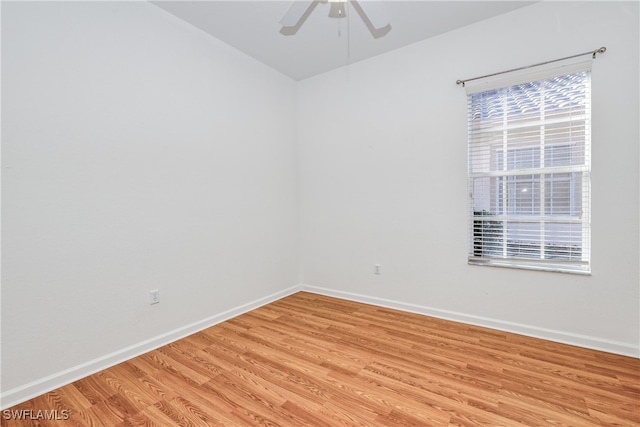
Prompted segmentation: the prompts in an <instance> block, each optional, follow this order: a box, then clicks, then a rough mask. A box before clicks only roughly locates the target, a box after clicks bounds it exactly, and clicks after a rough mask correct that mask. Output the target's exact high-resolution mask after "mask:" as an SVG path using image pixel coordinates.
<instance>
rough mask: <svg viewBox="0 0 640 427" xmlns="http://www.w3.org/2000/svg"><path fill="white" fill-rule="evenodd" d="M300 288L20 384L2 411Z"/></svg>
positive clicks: (4, 396)
mask: <svg viewBox="0 0 640 427" xmlns="http://www.w3.org/2000/svg"><path fill="white" fill-rule="evenodd" d="M299 290H300V287H299V286H294V287H291V288H289V289H285V290H283V291H280V292H276V293H274V294H271V295H268V296H266V297H263V298H259V299H257V300H255V301H251V302H249V303H247V304H243V305H240V306H238V307H235V308H232V309H230V310H227V311H224V312H222V313H218V314H215V315H213V316H211V317H208V318H206V319H202V320H200V321H198V322H194V323H191V324H189V325H186V326H183V327H180V328H177V329H174V330H172V331H169V332H167V333H165V334H162V335H158V336H156V337H153V338H150V339H148V340H145V341H142V342H139V343H137V344H134V345H131V346H129V347H126V348H123V349H120V350H117V351H114V352H113V353H110V354H107V355H104V356H102V357H99V358H97V359H94V360H90V361H88V362H86V363H82V364H80V365H77V366H74V367H72V368H69V369H66V370H64V371H61V372H57V373H55V374H52V375H49V376H47V377H44V378H40V379H38V380H36V381H33V382H30V383H28V384H25V385H22V386H20V387H16V388H14V389H11V390H7V391H6V392H4V393H1V394H0V410H3V409H6V408H9V407H11V406H14V405H17V404H18V403H21V402H24V401H26V400H29V399H32V398H34V397H36V396H40V395H41V394H44V393H47V392H49V391H51V390H55V389H57V388H59V387H62V386H65V385H67V384H70V383H72V382H74V381H77V380H79V379H81V378H84V377H86V376H89V375H92V374H95V373H96V372H100V371H102V370H104V369H107V368H109V367H111V366H114V365H117V364H118V363H121V362H124V361H126V360H129V359H131V358H134V357H136V356H139V355H141V354H144V353H147V352H149V351H151V350H155V349H156V348H159V347H162V346H164V345H167V344H170V343H172V342H174V341H176V340H179V339H181V338H184V337H187V336H189V335H192V334H194V333H196V332H199V331H201V330H203V329H206V328H209V327H211V326H214V325H216V324H218V323H221V322H224V321H225V320H228V319H231V318H233V317H236V316H239V315H241V314H243V313H246V312H248V311H251V310H254V309H256V308H258V307H261V306H263V305H266V304H269V303H271V302H274V301H277V300H279V299H281V298H284V297H286V296H288V295H291V294H293V293H296V292H298V291H299Z"/></svg>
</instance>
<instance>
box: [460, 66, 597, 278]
mask: <svg viewBox="0 0 640 427" xmlns="http://www.w3.org/2000/svg"><path fill="white" fill-rule="evenodd" d="M590 98H591V96H590V72H589V71H588V70H581V71H578V72H572V73H571V74H565V75H560V76H554V77H550V78H546V79H542V80H537V81H531V82H527V83H522V84H516V85H513V86H507V87H501V88H497V89H491V90H485V91H482V92H475V93H469V95H468V126H469V128H468V132H469V195H470V203H469V230H470V232H469V263H470V264H484V265H496V266H504V267H519V268H531V269H540V270H552V271H564V272H577V273H589V272H590V264H589V261H590V259H589V258H590V172H591V166H590V102H591V99H590Z"/></svg>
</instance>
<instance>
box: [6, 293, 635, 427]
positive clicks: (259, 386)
mask: <svg viewBox="0 0 640 427" xmlns="http://www.w3.org/2000/svg"><path fill="white" fill-rule="evenodd" d="M52 410H55V411H57V414H62V413H64V414H68V415H69V419H66V420H52V419H42V418H40V419H35V418H34V415H36V414H38V411H52ZM8 411H10V412H6V411H4V412H2V415H5V414H7V413H8V414H11V413H13V414H16V415H19V414H22V415H21V418H22V419H11V417H9V419H5V418H6V416H3V417H2V419H1V420H0V424H1V425H2V427H5V426H6V427H13V426H21V427H23V426H44V427H47V426H55V427H68V426H89V427H91V426H96V427H98V426H105V427H127V426H149V427H151V426H163V427H166V426H216V427H220V426H231V427H238V426H283V427H285V426H295V427H297V426H323V427H324V426H356V425H357V426H429V427H440V426H442V427H449V426H491V427H495V426H508V427H518V426H520V427H523V426H569V427H583V426H585V427H587V426H627V427H631V426H635V427H638V426H640V359H637V358H632V357H624V356H620V355H615V354H610V353H603V352H599V351H594V350H589V349H585V348H578V347H574V346H569V345H563V344H558V343H554V342H549V341H545V340H541V339H537V338H531V337H525V336H522V335H516V334H511V333H507V332H503V331H496V330H491V329H486V328H481V327H478V326H473V325H465V324H461V323H456V322H450V321H447V320H443V319H436V318H432V317H427V316H422V315H419V314H415V313H407V312H401V311H398V310H393V309H390V308H385V307H377V306H372V305H366V304H361V303H356V302H352V301H348V300H341V299H337V298H332V297H328V296H324V295H317V294H312V293H308V292H299V293H297V294H294V295H291V296H288V297H286V298H283V299H281V300H278V301H275V302H273V303H271V304H268V305H265V306H263V307H260V308H258V309H255V310H253V311H251V312H248V313H245V314H243V315H240V316H237V317H235V318H233V319H230V320H228V321H225V322H222V323H220V324H218V325H215V326H213V327H211V328H207V329H205V330H203V331H200V332H198V333H195V334H193V335H191V336H189V337H186V338H184V339H182V340H179V341H176V342H174V343H171V344H169V345H167V346H164V347H161V348H159V349H156V350H154V351H151V352H149V353H146V354H144V355H141V356H139V357H136V358H134V359H131V360H129V361H127V362H124V363H121V364H119V365H116V366H113V367H111V368H109V369H105V370H104V371H101V372H99V373H97V374H94V375H91V376H89V377H87V378H83V379H81V380H78V381H76V382H74V383H72V384H69V385H66V386H64V387H61V388H59V389H57V390H54V391H52V392H50V393H46V394H44V395H42V396H38V397H37V398H34V399H32V400H29V401H27V402H24V403H21V404H19V405H16V406H15V407H13V408H9V409H8ZM11 411H14V412H11ZM20 411H22V412H20ZM62 411H65V412H62ZM25 415H26V416H25Z"/></svg>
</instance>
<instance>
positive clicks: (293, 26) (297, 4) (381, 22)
mask: <svg viewBox="0 0 640 427" xmlns="http://www.w3.org/2000/svg"><path fill="white" fill-rule="evenodd" d="M320 3H329V5H330V9H329V17H330V18H344V17H346V16H347V3H351V5H352V6H353V8H354V9H355V11H356V12H357V13H358V15H360V18H361V19H362V21H363V22H364V24H365V25H366V26H367V29H368V30H369V32H370V33H371V35H372V36H373V37H374V38H379V37H382V36H384V35H386V34H387V33H388V32H389V31H391V24H389V18H388V16H387V11H386V8H385V6H384V4H383V2H381V1H359V0H294V1H293V3H292V4H291V6H290V7H289V9H288V10H287V12H286V13H285V14H284V16H283V17H282V19H281V20H280V25H282V28H281V29H280V33H282V34H284V35H285V36H291V35H294V34H296V33H297V32H298V30H299V29H300V27H302V24H304V23H305V21H306V20H307V18H308V17H309V15H311V12H313V10H314V9H315V8H316V6H318V4H320Z"/></svg>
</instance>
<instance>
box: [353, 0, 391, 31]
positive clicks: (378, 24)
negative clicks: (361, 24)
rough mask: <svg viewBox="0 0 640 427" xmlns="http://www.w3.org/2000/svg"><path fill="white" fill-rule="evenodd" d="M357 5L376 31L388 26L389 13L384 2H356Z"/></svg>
mask: <svg viewBox="0 0 640 427" xmlns="http://www.w3.org/2000/svg"><path fill="white" fill-rule="evenodd" d="M357 4H358V6H360V9H362V12H363V13H364V14H365V15H366V16H367V18H369V21H370V22H371V25H372V26H373V28H375V29H376V30H379V29H381V28H383V27H385V26H387V25H389V13H388V12H387V8H386V6H385V5H384V2H382V1H366V0H362V1H357Z"/></svg>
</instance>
